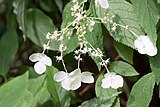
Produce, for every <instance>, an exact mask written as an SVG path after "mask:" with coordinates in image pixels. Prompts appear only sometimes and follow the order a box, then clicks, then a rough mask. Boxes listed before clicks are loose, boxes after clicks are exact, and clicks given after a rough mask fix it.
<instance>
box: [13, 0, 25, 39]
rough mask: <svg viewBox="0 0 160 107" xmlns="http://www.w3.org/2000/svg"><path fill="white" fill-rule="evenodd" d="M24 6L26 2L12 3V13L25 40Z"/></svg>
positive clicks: (17, 1)
mask: <svg viewBox="0 0 160 107" xmlns="http://www.w3.org/2000/svg"><path fill="white" fill-rule="evenodd" d="M26 5H27V1H26V0H14V2H13V7H14V13H15V14H16V16H17V21H18V23H19V29H20V30H22V32H23V34H24V36H23V37H24V39H26Z"/></svg>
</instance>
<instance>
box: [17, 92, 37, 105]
mask: <svg viewBox="0 0 160 107" xmlns="http://www.w3.org/2000/svg"><path fill="white" fill-rule="evenodd" d="M33 102H34V98H33V95H32V93H31V92H30V91H28V90H26V91H25V94H24V95H23V96H22V98H21V99H20V100H19V101H18V103H17V104H16V105H15V106H14V107H35V105H33V104H32V103H33Z"/></svg>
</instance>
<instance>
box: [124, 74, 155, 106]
mask: <svg viewBox="0 0 160 107" xmlns="http://www.w3.org/2000/svg"><path fill="white" fill-rule="evenodd" d="M154 84H155V80H154V75H153V74H152V73H149V74H147V75H145V76H143V77H142V78H141V79H139V80H138V82H136V83H135V84H134V86H133V88H132V90H131V94H130V96H129V99H128V103H127V107H148V106H149V103H150V101H151V99H152V95H153V88H154Z"/></svg>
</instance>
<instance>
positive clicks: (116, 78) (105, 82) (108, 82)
mask: <svg viewBox="0 0 160 107" xmlns="http://www.w3.org/2000/svg"><path fill="white" fill-rule="evenodd" d="M101 86H102V87H103V88H109V87H112V88H114V89H117V88H119V87H122V86H123V78H122V77H121V76H120V75H116V73H114V72H111V73H106V74H105V75H104V79H102V84H101Z"/></svg>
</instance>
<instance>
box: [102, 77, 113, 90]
mask: <svg viewBox="0 0 160 107" xmlns="http://www.w3.org/2000/svg"><path fill="white" fill-rule="evenodd" d="M101 86H102V87H103V88H109V87H110V86H111V78H110V77H109V78H104V79H102V84H101Z"/></svg>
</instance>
